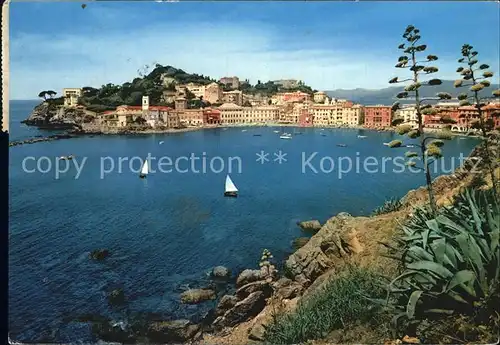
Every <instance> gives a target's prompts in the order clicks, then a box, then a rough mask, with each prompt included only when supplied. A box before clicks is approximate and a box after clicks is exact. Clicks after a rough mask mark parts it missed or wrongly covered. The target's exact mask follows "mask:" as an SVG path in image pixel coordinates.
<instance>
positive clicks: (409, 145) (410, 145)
mask: <svg viewBox="0 0 500 345" xmlns="http://www.w3.org/2000/svg"><path fill="white" fill-rule="evenodd" d="M384 144H385V143H384ZM406 147H415V145H412V144H408V145H406Z"/></svg>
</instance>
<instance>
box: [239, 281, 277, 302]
mask: <svg viewBox="0 0 500 345" xmlns="http://www.w3.org/2000/svg"><path fill="white" fill-rule="evenodd" d="M256 291H262V292H263V293H264V297H266V298H267V297H269V296H271V295H272V294H273V289H272V287H271V285H269V283H268V282H267V281H265V280H258V281H256V282H252V283H248V284H246V285H243V286H242V287H240V288H239V289H238V290H236V297H238V299H239V300H242V299H245V298H246V297H247V296H249V295H250V294H252V293H254V292H256Z"/></svg>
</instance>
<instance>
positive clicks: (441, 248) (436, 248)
mask: <svg viewBox="0 0 500 345" xmlns="http://www.w3.org/2000/svg"><path fill="white" fill-rule="evenodd" d="M431 248H432V251H433V252H434V257H435V258H436V261H437V263H438V264H441V265H442V264H443V262H444V260H445V254H444V253H445V251H446V239H445V238H439V239H437V240H435V241H433V242H432V244H431Z"/></svg>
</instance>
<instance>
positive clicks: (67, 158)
mask: <svg viewBox="0 0 500 345" xmlns="http://www.w3.org/2000/svg"><path fill="white" fill-rule="evenodd" d="M59 159H61V160H65V161H70V160H72V159H73V155H69V156H61V157H59Z"/></svg>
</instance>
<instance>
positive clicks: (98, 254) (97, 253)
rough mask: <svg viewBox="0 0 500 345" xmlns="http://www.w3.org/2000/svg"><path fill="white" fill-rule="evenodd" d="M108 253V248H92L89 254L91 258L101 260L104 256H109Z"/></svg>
mask: <svg viewBox="0 0 500 345" xmlns="http://www.w3.org/2000/svg"><path fill="white" fill-rule="evenodd" d="M109 254H110V253H109V250H107V249H96V250H93V251H92V252H91V253H90V255H89V256H90V258H91V259H92V260H98V261H101V260H104V259H105V258H107V257H108V256H109Z"/></svg>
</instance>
